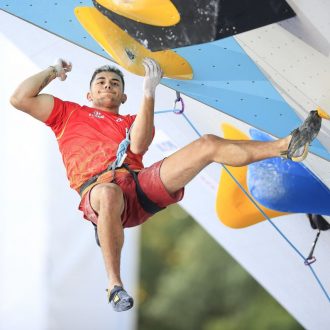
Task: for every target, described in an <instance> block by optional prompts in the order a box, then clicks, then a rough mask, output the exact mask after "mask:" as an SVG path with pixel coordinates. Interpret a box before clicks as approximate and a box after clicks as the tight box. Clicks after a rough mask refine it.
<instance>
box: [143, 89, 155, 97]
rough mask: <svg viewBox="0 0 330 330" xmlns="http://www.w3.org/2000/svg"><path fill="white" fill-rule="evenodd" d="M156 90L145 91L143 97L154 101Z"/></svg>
mask: <svg viewBox="0 0 330 330" xmlns="http://www.w3.org/2000/svg"><path fill="white" fill-rule="evenodd" d="M155 94H156V90H155V89H145V90H144V97H146V98H152V99H155Z"/></svg>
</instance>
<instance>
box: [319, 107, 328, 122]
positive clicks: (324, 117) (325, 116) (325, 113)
mask: <svg viewBox="0 0 330 330" xmlns="http://www.w3.org/2000/svg"><path fill="white" fill-rule="evenodd" d="M316 111H317V114H318V115H319V116H320V117H321V118H323V119H328V120H330V115H329V114H328V113H327V112H326V111H324V110H323V109H322V108H320V107H317V108H316Z"/></svg>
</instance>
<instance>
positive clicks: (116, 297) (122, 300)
mask: <svg viewBox="0 0 330 330" xmlns="http://www.w3.org/2000/svg"><path fill="white" fill-rule="evenodd" d="M106 291H107V293H108V302H109V303H110V304H111V305H112V307H113V309H114V310H115V311H116V312H124V311H127V310H128V309H131V308H132V307H133V303H134V301H133V298H132V297H130V296H129V295H128V293H127V292H126V291H125V290H124V289H123V288H122V287H121V286H118V285H115V286H114V288H113V289H112V290H111V291H110V290H109V289H107V290H106Z"/></svg>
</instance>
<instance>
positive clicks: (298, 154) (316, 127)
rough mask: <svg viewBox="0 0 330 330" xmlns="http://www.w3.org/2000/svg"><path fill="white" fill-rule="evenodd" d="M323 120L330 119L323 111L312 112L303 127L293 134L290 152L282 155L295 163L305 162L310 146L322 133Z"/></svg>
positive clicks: (287, 151)
mask: <svg viewBox="0 0 330 330" xmlns="http://www.w3.org/2000/svg"><path fill="white" fill-rule="evenodd" d="M322 118H325V119H329V118H330V117H329V116H328V115H327V114H326V113H325V112H324V111H323V110H321V109H318V110H313V111H311V112H310V113H309V115H308V117H307V118H306V120H305V121H304V122H303V123H302V125H301V126H300V127H298V128H296V129H295V130H293V131H292V132H291V136H292V138H291V141H290V144H289V147H288V150H286V151H284V152H282V153H281V155H282V156H283V157H285V158H288V159H291V160H293V161H294V162H301V161H303V160H304V159H305V158H306V157H307V154H308V149H309V145H310V144H311V142H312V141H313V140H314V139H315V138H316V136H317V134H318V133H319V131H320V128H321V122H322Z"/></svg>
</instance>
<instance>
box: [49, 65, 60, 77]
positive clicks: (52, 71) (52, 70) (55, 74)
mask: <svg viewBox="0 0 330 330" xmlns="http://www.w3.org/2000/svg"><path fill="white" fill-rule="evenodd" d="M47 69H48V70H49V72H50V74H51V76H52V77H53V78H57V77H58V70H57V69H56V67H55V66H54V65H50V66H49V67H48V68H47Z"/></svg>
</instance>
